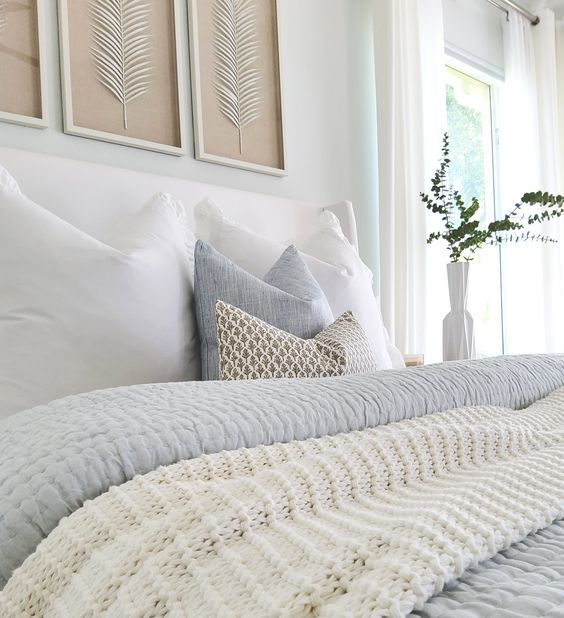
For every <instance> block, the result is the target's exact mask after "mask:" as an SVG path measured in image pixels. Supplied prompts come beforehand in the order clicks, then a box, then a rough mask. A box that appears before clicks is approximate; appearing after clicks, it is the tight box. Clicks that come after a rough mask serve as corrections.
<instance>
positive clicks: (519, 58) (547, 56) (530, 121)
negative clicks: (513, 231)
mask: <svg viewBox="0 0 564 618" xmlns="http://www.w3.org/2000/svg"><path fill="white" fill-rule="evenodd" d="M504 35H505V64H506V68H505V74H506V81H505V85H504V88H503V95H502V96H503V99H502V108H501V109H502V126H501V136H500V160H501V199H502V208H503V211H504V212H507V211H509V210H510V209H511V208H512V207H513V205H514V204H515V203H516V202H517V201H518V200H519V198H520V197H521V196H522V195H523V193H525V192H527V191H536V190H539V189H542V190H544V191H551V192H557V191H558V188H559V187H558V185H559V182H558V168H557V162H558V151H557V139H558V138H557V133H558V132H557V126H558V125H557V95H556V83H557V81H556V44H555V24H554V15H553V13H552V12H551V11H548V10H545V11H543V12H542V14H541V22H540V25H539V26H536V27H534V28H533V27H531V25H530V23H529V22H528V21H527V20H526V19H525V18H523V17H522V16H520V15H518V14H516V13H512V14H511V16H510V19H509V21H508V23H507V24H506V27H505V33H504ZM543 232H545V233H548V234H550V235H551V236H555V237H559V235H560V234H559V225H558V224H550V225H547V226H545V228H544V229H543ZM563 253H564V247H561V246H559V245H541V244H535V243H522V244H514V245H513V244H510V245H506V246H505V247H504V248H503V250H502V280H503V309H504V325H505V333H504V335H505V351H506V353H510V354H515V353H529V352H550V351H564V346H563V343H564V342H563V340H562V327H561V322H562V278H561V260H562V255H563Z"/></svg>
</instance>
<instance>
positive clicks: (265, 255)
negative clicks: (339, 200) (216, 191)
mask: <svg viewBox="0 0 564 618" xmlns="http://www.w3.org/2000/svg"><path fill="white" fill-rule="evenodd" d="M194 218H195V221H196V236H198V238H202V239H203V240H205V241H206V242H208V243H209V244H210V245H212V247H214V248H215V249H217V251H219V252H220V253H223V255H225V256H227V257H228V258H229V259H230V260H232V261H233V262H235V264H237V265H238V266H240V267H241V268H243V269H245V270H246V271H247V272H249V273H251V274H253V275H255V276H256V277H259V278H261V279H262V278H263V277H264V275H265V274H266V273H267V272H268V270H269V269H270V268H271V267H272V265H273V264H274V263H275V262H276V260H277V259H278V258H279V257H280V255H281V253H282V252H283V251H284V249H285V247H286V245H285V244H283V243H279V242H276V241H273V240H271V239H270V238H267V237H265V236H262V235H261V234H257V233H256V232H253V231H252V230H250V229H249V228H247V227H245V226H243V225H240V224H239V223H236V222H235V221H232V220H231V219H229V218H228V217H226V216H225V214H224V213H223V211H222V209H221V208H220V207H219V206H218V205H217V204H216V203H215V202H213V201H212V200H210V199H209V198H207V199H205V200H203V201H201V202H200V203H199V204H197V205H196V207H195V209H194ZM291 242H292V243H293V244H295V245H296V246H297V248H298V249H299V250H300V251H301V254H302V257H303V258H304V260H305V262H306V264H307V266H308V268H309V270H310V271H311V273H312V275H313V276H314V277H315V279H316V280H317V282H318V283H319V285H320V287H321V289H322V290H323V292H324V294H325V296H326V297H327V300H328V302H329V305H330V307H331V311H332V312H333V315H334V316H336V317H337V316H339V315H341V314H343V313H345V312H346V311H352V312H353V314H354V315H355V317H356V318H357V320H358V321H359V322H360V324H361V326H362V328H363V329H364V331H365V332H366V334H367V337H368V339H369V342H370V346H371V349H372V352H373V354H374V358H375V360H376V363H377V366H378V368H379V369H390V368H392V367H394V368H400V367H404V362H403V357H402V355H401V353H400V352H399V350H398V349H397V348H396V347H395V346H394V345H393V344H392V343H391V341H390V339H389V336H388V333H387V331H386V329H385V327H384V323H383V320H382V314H381V311H380V304H379V302H378V300H377V299H376V297H375V296H374V293H373V291H372V273H371V272H370V270H369V269H368V267H367V266H366V265H365V264H364V263H363V262H362V260H361V259H360V257H359V256H358V255H357V253H356V251H355V250H354V248H353V246H352V245H351V244H350V242H349V241H348V240H347V239H346V238H345V236H344V235H343V233H342V231H341V227H340V225H339V221H338V219H337V218H336V217H335V216H334V215H333V214H332V213H330V212H324V213H321V214H320V216H319V219H318V225H317V227H316V229H315V230H313V231H312V233H311V234H310V235H308V236H306V237H303V238H296V239H292V241H291ZM288 244H290V243H288Z"/></svg>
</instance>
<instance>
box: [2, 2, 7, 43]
mask: <svg viewBox="0 0 564 618" xmlns="http://www.w3.org/2000/svg"><path fill="white" fill-rule="evenodd" d="M7 25H8V0H0V38H2V31H3V30H4V28H5V27H6V26H7Z"/></svg>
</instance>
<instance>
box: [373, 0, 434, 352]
mask: <svg viewBox="0 0 564 618" xmlns="http://www.w3.org/2000/svg"><path fill="white" fill-rule="evenodd" d="M374 12H375V15H374V34H375V36H374V39H375V50H374V53H375V68H376V96H377V107H378V167H379V187H380V189H379V193H380V273H381V279H380V281H381V283H380V289H381V301H382V313H383V315H384V321H385V322H386V324H387V325H388V327H389V329H390V335H391V337H392V339H393V340H394V341H395V343H396V345H397V346H398V347H399V348H400V350H402V352H404V353H413V352H423V351H425V332H426V306H427V294H429V293H432V287H431V286H429V285H427V283H428V281H427V273H426V257H427V246H426V244H425V239H426V224H425V220H426V215H425V209H424V208H423V206H422V204H421V200H420V198H419V192H420V191H422V190H424V189H426V188H427V183H428V181H429V179H430V177H431V174H432V173H433V170H434V169H435V168H436V165H437V161H438V158H439V156H440V140H441V135H442V132H443V130H444V127H445V112H444V110H445V85H444V63H445V59H444V33H443V18H442V2H441V0H374ZM445 277H446V276H445Z"/></svg>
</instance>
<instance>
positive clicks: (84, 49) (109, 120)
mask: <svg viewBox="0 0 564 618" xmlns="http://www.w3.org/2000/svg"><path fill="white" fill-rule="evenodd" d="M180 1H181V0H159V1H158V2H154V1H151V0H59V29H60V42H61V69H62V76H63V109H64V121H65V132H66V133H70V134H72V135H79V136H82V137H89V138H93V139H99V140H104V141H108V142H115V143H117V144H125V145H127V146H134V147H137V148H145V149H148V150H154V151H157V152H164V153H168V154H175V155H182V154H185V152H186V148H185V131H184V124H185V123H184V117H185V103H184V86H183V78H184V75H185V73H186V67H185V66H184V63H183V57H182V54H181V51H180V49H179V40H180V37H179V32H180V28H181V24H180V23H179V21H180V20H179V14H178V13H179V2H180Z"/></svg>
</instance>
